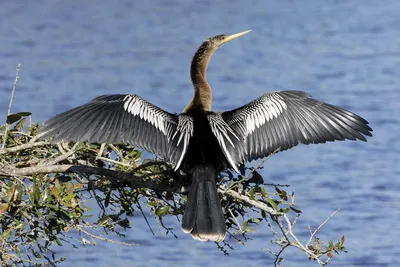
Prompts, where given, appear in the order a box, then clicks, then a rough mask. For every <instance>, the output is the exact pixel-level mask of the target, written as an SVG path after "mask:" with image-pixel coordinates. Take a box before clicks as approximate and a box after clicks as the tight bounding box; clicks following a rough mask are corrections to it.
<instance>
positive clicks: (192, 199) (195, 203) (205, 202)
mask: <svg viewBox="0 0 400 267" xmlns="http://www.w3.org/2000/svg"><path fill="white" fill-rule="evenodd" d="M191 174H192V186H191V188H190V192H189V196H188V202H187V204H186V209H185V213H184V214H183V219H182V230H183V231H184V232H185V233H190V234H191V235H192V237H193V238H194V239H196V240H199V241H208V240H210V241H217V242H219V241H222V240H224V238H225V233H226V226H225V218H224V214H223V213H222V207H221V202H220V199H219V197H218V191H217V186H216V184H215V182H216V179H217V172H216V170H215V169H214V168H213V167H212V166H209V165H197V166H195V168H194V169H193V170H192V171H191Z"/></svg>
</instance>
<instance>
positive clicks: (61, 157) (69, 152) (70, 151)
mask: <svg viewBox="0 0 400 267" xmlns="http://www.w3.org/2000/svg"><path fill="white" fill-rule="evenodd" d="M78 145H79V142H77V143H75V144H74V145H73V147H72V148H71V149H70V150H69V151H68V152H67V153H65V154H62V155H60V156H58V157H56V158H54V159H53V160H49V161H45V162H42V163H41V164H40V166H42V165H43V166H44V165H54V164H57V163H59V162H61V161H63V160H66V159H67V158H68V157H70V156H72V154H74V153H75V152H76V150H77V149H76V148H77V147H78Z"/></svg>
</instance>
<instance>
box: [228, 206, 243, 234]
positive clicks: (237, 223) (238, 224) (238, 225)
mask: <svg viewBox="0 0 400 267" xmlns="http://www.w3.org/2000/svg"><path fill="white" fill-rule="evenodd" d="M228 211H229V213H230V214H231V216H232V218H233V219H234V220H235V223H236V225H237V227H238V228H239V230H240V232H241V233H243V229H242V227H241V226H240V223H239V222H238V220H237V219H236V217H235V216H234V215H233V212H232V210H231V209H230V208H228Z"/></svg>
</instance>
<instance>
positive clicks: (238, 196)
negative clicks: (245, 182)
mask: <svg viewBox="0 0 400 267" xmlns="http://www.w3.org/2000/svg"><path fill="white" fill-rule="evenodd" d="M218 191H219V192H220V193H222V194H223V195H226V196H230V197H233V198H235V199H237V200H240V201H242V202H244V203H246V204H249V205H250V206H253V207H256V208H258V209H260V210H263V211H265V212H267V213H269V214H271V215H282V214H283V213H281V212H277V211H276V210H274V209H273V208H270V207H268V205H267V204H264V203H263V202H261V201H257V200H253V199H251V198H249V197H248V196H245V195H242V194H239V193H238V192H236V191H233V190H230V189H224V188H223V187H222V188H221V187H219V188H218Z"/></svg>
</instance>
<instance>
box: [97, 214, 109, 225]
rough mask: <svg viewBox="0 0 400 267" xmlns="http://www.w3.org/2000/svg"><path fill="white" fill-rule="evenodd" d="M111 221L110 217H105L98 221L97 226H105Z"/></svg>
mask: <svg viewBox="0 0 400 267" xmlns="http://www.w3.org/2000/svg"><path fill="white" fill-rule="evenodd" d="M109 220H111V218H110V216H103V217H101V218H100V219H99V220H98V221H97V225H98V226H103V225H105V224H106V222H108V221H109Z"/></svg>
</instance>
